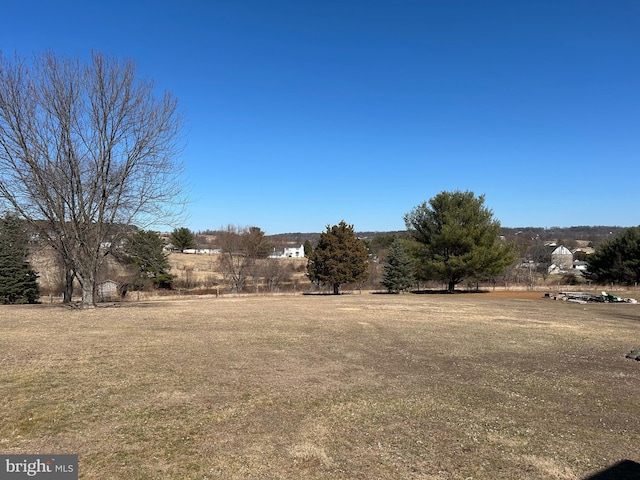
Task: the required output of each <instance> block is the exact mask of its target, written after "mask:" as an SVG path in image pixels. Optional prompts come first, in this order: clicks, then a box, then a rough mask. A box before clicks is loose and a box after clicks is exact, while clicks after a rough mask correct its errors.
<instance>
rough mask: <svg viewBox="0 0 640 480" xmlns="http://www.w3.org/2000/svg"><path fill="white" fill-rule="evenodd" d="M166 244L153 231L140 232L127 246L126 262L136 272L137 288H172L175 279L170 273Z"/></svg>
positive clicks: (134, 235)
mask: <svg viewBox="0 0 640 480" xmlns="http://www.w3.org/2000/svg"><path fill="white" fill-rule="evenodd" d="M163 248H164V243H163V241H162V239H161V238H160V236H159V235H158V234H157V233H156V232H153V231H151V230H138V231H137V232H136V233H134V234H133V236H131V238H129V239H128V241H127V243H126V244H125V249H124V251H125V257H124V258H125V261H126V262H127V263H128V264H130V265H132V266H133V267H134V269H135V271H136V282H135V283H136V287H138V288H140V287H143V288H144V287H147V286H148V284H149V283H152V284H153V286H155V287H156V288H171V283H172V282H173V279H174V278H175V276H174V275H171V274H170V273H169V270H170V269H171V265H170V264H169V259H168V256H167V255H166V254H165V253H164V250H163Z"/></svg>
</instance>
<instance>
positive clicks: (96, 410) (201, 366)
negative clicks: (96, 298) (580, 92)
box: [0, 292, 640, 479]
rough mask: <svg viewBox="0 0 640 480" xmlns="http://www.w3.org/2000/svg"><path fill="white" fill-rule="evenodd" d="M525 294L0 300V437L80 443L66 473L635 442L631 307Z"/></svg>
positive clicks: (386, 459)
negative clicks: (90, 305) (103, 302)
mask: <svg viewBox="0 0 640 480" xmlns="http://www.w3.org/2000/svg"><path fill="white" fill-rule="evenodd" d="M529 293H530V294H531V296H529V295H524V296H521V295H519V296H518V297H517V298H505V295H497V294H493V293H489V294H478V295H475V294H468V295H467V294H464V295H462V294H458V295H370V294H362V295H357V294H353V295H342V296H338V297H333V296H303V295H299V296H279V297H223V298H220V299H194V300H174V301H163V302H146V303H143V304H136V303H127V304H122V305H121V306H119V307H116V308H113V307H111V308H97V309H94V310H91V311H79V310H73V309H67V308H65V307H59V306H49V305H40V306H24V307H8V306H7V307H0V362H1V365H2V370H1V371H0V415H2V423H1V424H0V451H1V452H3V453H50V452H53V453H78V454H79V455H80V478H83V479H132V478H133V479H138V478H149V479H175V478H188V479H213V478H225V479H247V478H255V479H262V478H273V479H278V478H282V479H285V478H291V479H298V478H309V479H314V478H317V479H321V478H344V479H358V478H361V479H372V478H389V479H398V478H407V479H409V478H410V479H469V478H473V479H499V478H504V479H513V478H527V479H550V478H551V479H579V478H584V477H586V476H588V475H589V474H590V473H593V472H594V471H597V470H601V469H603V468H606V467H608V466H610V465H613V464H615V463H617V462H618V461H620V460H624V459H629V460H634V461H638V460H640V458H639V457H638V453H637V452H638V449H637V441H636V437H637V432H638V431H640V418H639V416H638V412H639V411H640V397H639V396H638V394H637V392H638V390H639V387H640V362H637V361H633V360H629V359H625V358H624V356H625V354H626V353H628V352H629V351H630V350H631V349H632V348H633V347H640V338H639V336H638V328H639V327H640V307H639V306H638V305H630V304H623V305H606V304H593V305H591V304H589V305H578V304H568V303H566V302H554V301H551V300H545V299H543V298H542V293H541V292H529ZM534 294H535V295H534Z"/></svg>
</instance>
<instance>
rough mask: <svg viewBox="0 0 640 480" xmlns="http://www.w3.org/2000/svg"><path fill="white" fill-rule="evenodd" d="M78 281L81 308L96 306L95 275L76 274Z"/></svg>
mask: <svg viewBox="0 0 640 480" xmlns="http://www.w3.org/2000/svg"><path fill="white" fill-rule="evenodd" d="M78 281H79V282H80V287H81V289H82V304H81V306H82V308H94V307H95V306H96V277H95V275H88V276H87V277H84V276H82V275H78Z"/></svg>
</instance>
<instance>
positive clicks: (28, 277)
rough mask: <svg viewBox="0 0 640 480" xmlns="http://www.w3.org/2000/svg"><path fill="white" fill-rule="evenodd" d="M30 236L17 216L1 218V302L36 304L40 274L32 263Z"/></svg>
mask: <svg viewBox="0 0 640 480" xmlns="http://www.w3.org/2000/svg"><path fill="white" fill-rule="evenodd" d="M28 240H29V237H28V235H27V233H26V231H25V230H24V228H23V224H22V222H20V220H18V218H16V217H15V216H13V215H7V216H5V217H4V218H3V219H0V303H2V304H16V303H36V302H37V301H38V297H39V296H40V289H39V286H38V282H37V278H38V275H37V274H36V272H35V271H34V270H33V268H31V265H30V264H29V262H28V259H27V256H28Z"/></svg>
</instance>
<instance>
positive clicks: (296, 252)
mask: <svg viewBox="0 0 640 480" xmlns="http://www.w3.org/2000/svg"><path fill="white" fill-rule="evenodd" d="M284 256H285V257H289V258H304V245H300V246H299V247H285V249H284Z"/></svg>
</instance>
